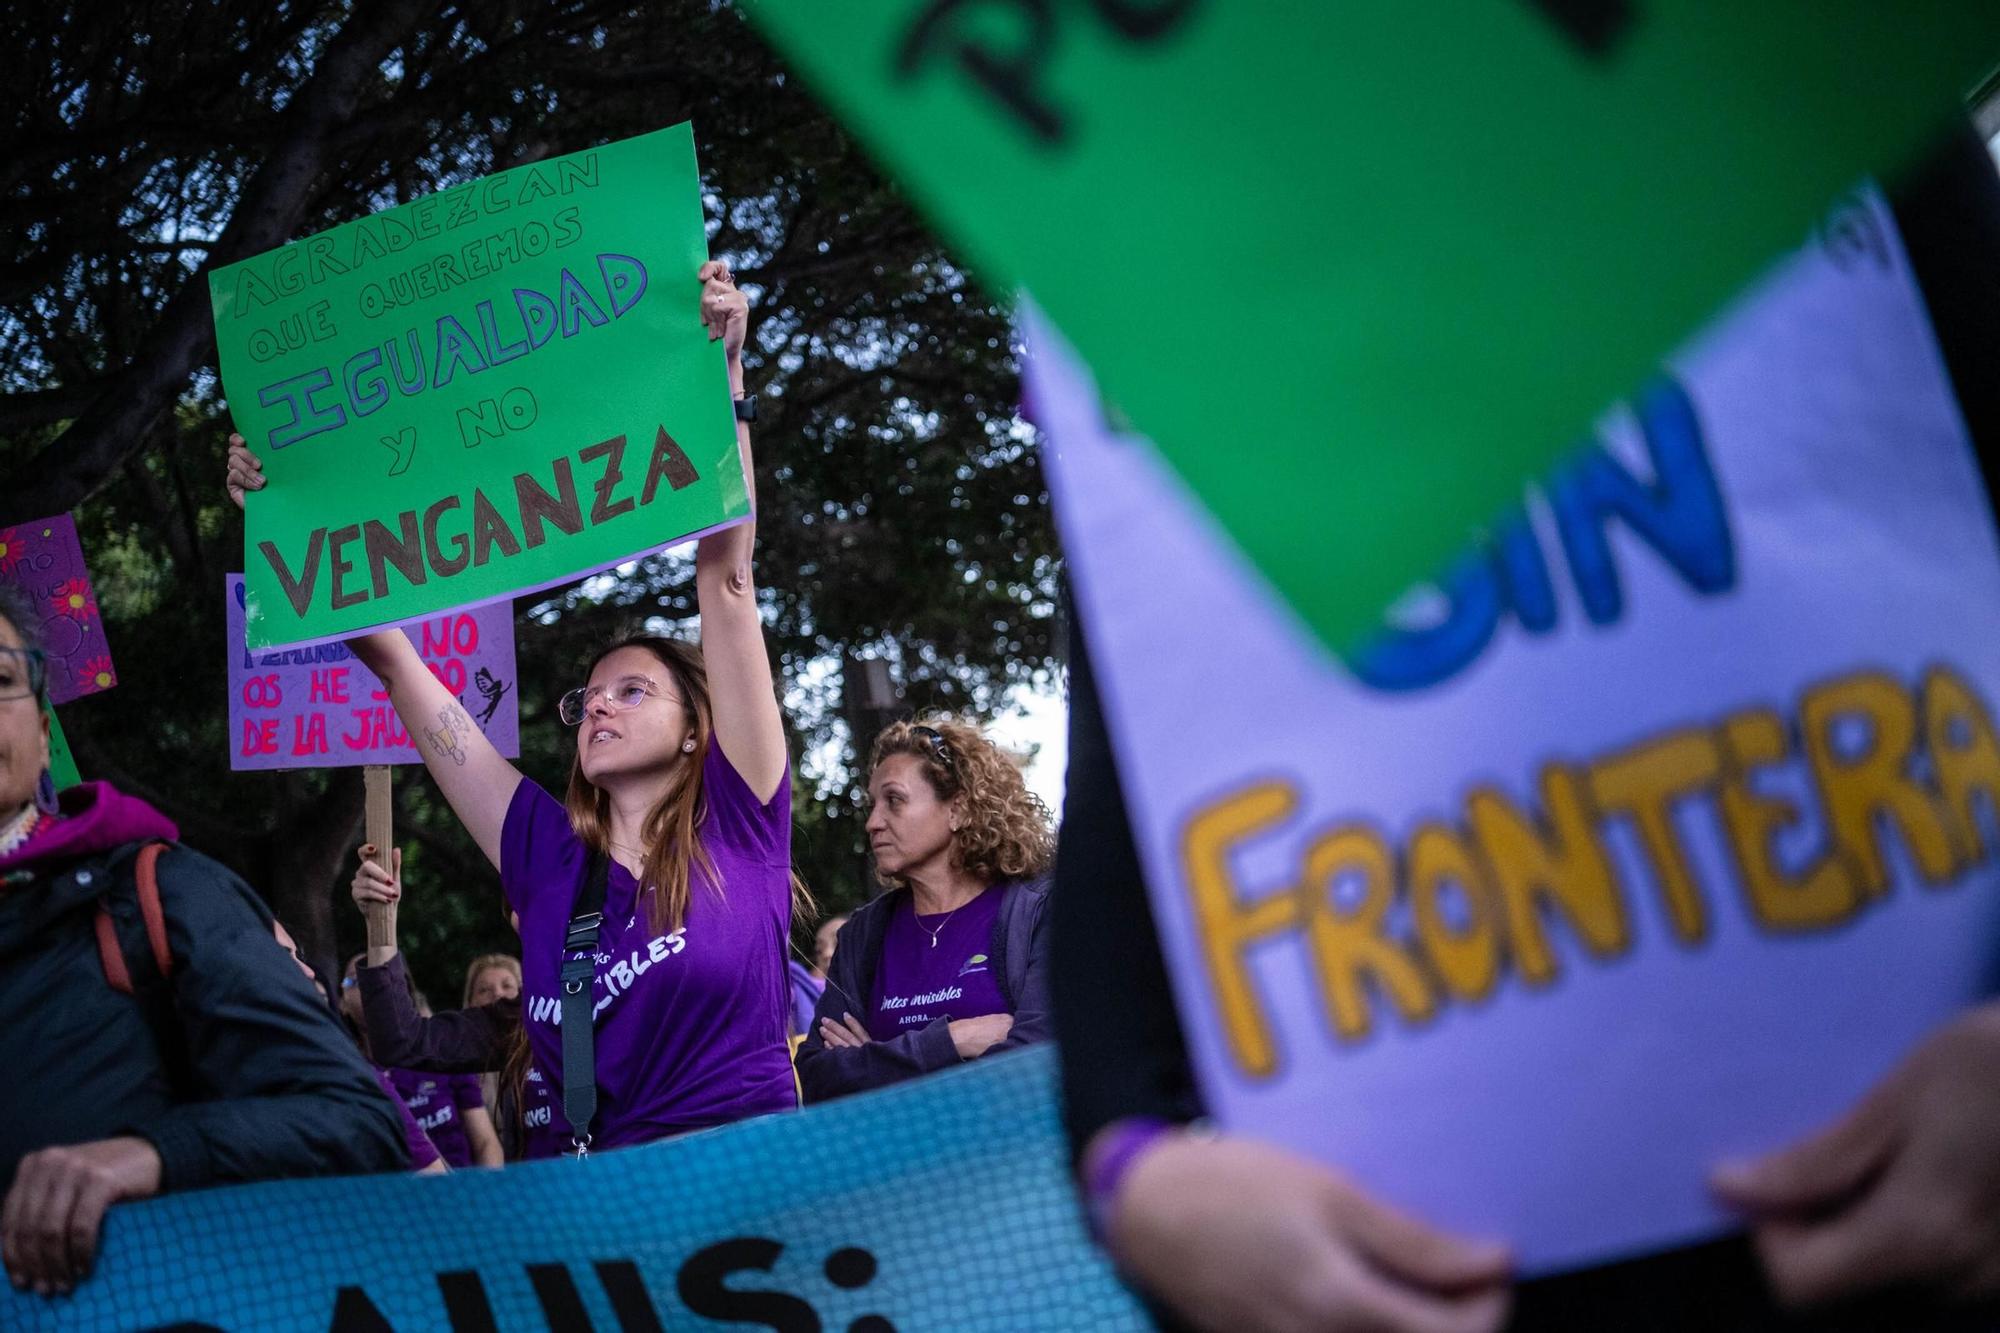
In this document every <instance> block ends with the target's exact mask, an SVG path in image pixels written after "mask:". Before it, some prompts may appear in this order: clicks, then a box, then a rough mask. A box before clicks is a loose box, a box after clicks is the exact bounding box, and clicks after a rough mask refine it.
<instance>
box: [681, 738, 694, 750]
mask: <svg viewBox="0 0 2000 1333" xmlns="http://www.w3.org/2000/svg"><path fill="white" fill-rule="evenodd" d="M681 753H682V754H693V753H694V737H692V736H690V737H688V738H687V739H686V740H684V741H682V742H681Z"/></svg>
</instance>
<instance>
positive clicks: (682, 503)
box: [210, 125, 749, 648]
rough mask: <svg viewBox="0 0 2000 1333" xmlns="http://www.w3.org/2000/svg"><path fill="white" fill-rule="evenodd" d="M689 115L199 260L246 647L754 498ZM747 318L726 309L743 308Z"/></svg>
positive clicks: (554, 571)
mask: <svg viewBox="0 0 2000 1333" xmlns="http://www.w3.org/2000/svg"><path fill="white" fill-rule="evenodd" d="M706 249H707V241H706V236H705V233H704V230H703V224H702V211H701V198H700V184H699V176H698V173H697V172H696V169H695V162H694V141H693V136H692V133H691V132H690V130H689V129H688V127H687V126H685V125H681V126H676V127H674V128H673V129H670V130H662V131H660V132H658V133H655V134H649V135H642V136H640V137H638V138H636V139H630V140H625V141H623V142H620V143H613V144H606V145H604V146H602V147H600V148H595V149H592V150H589V151H587V152H583V153H574V154H570V155H569V156H566V157H562V158H556V159H553V160H551V161H547V162H540V163H535V164H532V165H530V166H526V167H518V168H515V169H514V170H512V171H506V172H501V173H499V174H498V175H495V176H492V177H488V178H486V179H485V180H481V181H475V182H472V183H470V184H467V185H463V186H458V187H455V188H453V189H450V190H446V191H443V192H441V193H439V194H437V195H433V196H429V197H426V198H423V199H419V200H415V201H413V202H411V203H408V204H404V205H401V206H399V207H397V208H392V209H389V210H387V211H385V212H383V213H380V214H377V215H375V216H373V217H369V218H363V219H360V220H358V221H355V222H351V223H348V224H346V225H345V226H341V227H336V228H334V229H333V230H331V231H328V232H324V233H322V234H320V235H317V236H312V237H308V238H306V239H305V240H303V241H300V242H297V243H295V244H293V245H289V246H286V247H284V248H282V249H280V250H277V251H273V252H271V253H269V254H265V255H259V256H257V257H255V258H253V259H250V260H246V261H244V262H243V263H240V264H234V265H229V266H226V267H224V268H222V269H218V270H216V271H215V272H213V273H212V274H211V275H210V290H211V295H212V297H213V299H214V304H215V318H216V336H217V341H218V347H219V351H220V357H221V363H222V373H223V381H224V384H225V386H226V387H227V388H228V390H229V392H230V409H231V412H232V415H233V416H234V418H235V421H236V424H237V425H238V427H240V428H241V431H242V433H243V436H244V438H245V439H247V440H249V441H251V442H252V443H253V444H254V445H255V446H256V448H257V450H258V454H259V459H260V463H261V470H262V472H263V473H264V475H265V476H266V477H267V478H268V480H269V481H270V482H271V483H272V484H271V485H269V486H268V487H266V486H256V485H252V484H250V477H251V476H252V475H254V474H255V472H256V471H257V469H255V468H250V469H247V470H246V469H242V468H238V467H236V466H235V465H232V481H231V486H232V492H231V493H232V495H234V496H236V497H237V498H238V499H241V498H243V496H244V494H246V493H255V494H256V495H257V497H258V498H257V500H256V501H255V503H252V504H249V505H247V506H246V514H247V518H246V534H245V546H246V551H245V555H246V566H247V568H246V578H247V580H248V589H249V592H248V598H247V608H246V609H247V613H248V614H247V622H248V626H249V629H248V635H249V642H250V644H251V646H252V647H253V648H264V647H268V646H271V645H273V644H311V643H315V642H319V641H323V640H327V639H331V638H337V637H341V636H344V635H350V634H356V633H360V632H363V631H366V630H368V629H371V628H375V627H379V626H382V625H386V624H393V623H396V622H399V621H404V620H409V619H412V618H414V617H417V616H421V615H426V614H430V613H432V612H435V611H437V610H439V609H442V608H445V607H458V606H477V605H480V604H483V603H486V602H490V601H494V600H497V599H499V598H501V597H506V596H511V595H513V594H515V593H518V592H526V591H532V590H534V589H538V588H543V587H547V586H550V585H552V584H555V583H560V582H563V581H565V580H568V579H571V578H576V577H579V576H581V575H583V574H587V573H591V572H594V571H596V570H599V569H603V568H605V567H607V566H609V565H613V564H616V563H618V562H619V561H621V560H625V559H629V558H631V557H632V556H635V555H640V554H644V553H645V552H647V551H651V550H657V549H659V548H660V547H662V546H665V545H669V544H671V543H673V542H675V541H679V540H683V539H685V538H687V537H693V536H699V535H701V534H702V533H705V532H708V531H711V530H713V529H715V528H718V527H722V526H726V525H728V524H730V523H734V522H738V521H740V520H741V519H743V518H744V517H746V516H747V514H748V509H749V505H748V497H747V494H746V492H745V488H744V485H743V481H742V470H741V467H740V466H739V465H738V464H737V463H736V462H735V461H734V460H735V457H736V453H737V445H736V432H735V429H734V423H733V421H732V420H731V414H730V409H729V388H730V385H729V379H728V374H727V366H726V361H727V356H726V353H725V352H724V350H723V349H722V348H719V347H716V346H715V345H714V343H715V341H716V340H715V339H714V338H711V337H710V336H709V334H708V332H707V331H706V330H705V329H704V328H703V326H702V325H701V324H698V323H696V322H695V321H692V320H689V319H687V318H686V316H685V314H684V313H683V312H684V307H682V306H680V304H679V301H678V300H677V299H676V298H675V297H674V296H673V295H672V294H673V293H674V292H676V291H685V290H686V289H685V288H684V287H681V286H680V285H679V284H680V283H682V282H684V281H685V278H684V277H682V276H681V275H685V274H692V273H695V272H697V270H698V269H699V268H700V266H701V264H702V263H703V261H704V260H706V258H707V255H706ZM739 327H740V326H739Z"/></svg>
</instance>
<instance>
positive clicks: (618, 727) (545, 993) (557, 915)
mask: <svg viewBox="0 0 2000 1333" xmlns="http://www.w3.org/2000/svg"><path fill="white" fill-rule="evenodd" d="M697 277H698V278H699V280H700V281H701V283H702V294H701V319H702V321H703V322H704V323H705V324H706V325H707V327H708V330H709V337H710V340H711V341H713V340H716V339H720V340H721V341H722V343H723V347H724V350H725V352H726V353H727V359H728V366H729V382H730V387H731V390H732V392H733V393H734V394H735V395H736V396H738V397H739V398H740V397H741V396H742V392H743V363H742V350H743V339H744V334H745V332H746V330H747V328H748V326H749V303H748V302H747V300H746V299H745V298H744V296H743V295H742V293H740V292H739V291H737V289H736V286H735V281H734V279H733V278H732V277H731V276H730V272H729V267H728V265H727V264H725V263H722V262H718V261H710V262H708V263H706V264H704V265H702V268H701V271H700V273H699V274H698V275H697ZM737 436H738V441H739V443H740V445H741V447H742V451H743V459H744V464H745V468H746V472H747V471H748V465H749V460H750V440H749V433H748V430H747V427H745V426H744V425H743V424H742V423H741V422H740V421H739V423H738V426H737ZM260 473H261V468H260V465H259V464H258V462H257V460H256V458H255V457H254V456H253V455H252V454H251V453H250V451H249V449H248V448H247V447H245V445H244V444H243V442H242V440H241V439H240V438H239V437H236V436H232V437H231V438H230V453H229V483H228V484H229V494H230V496H231V498H233V499H235V500H236V501H237V502H238V504H239V505H240V504H241V503H242V500H243V496H244V493H245V492H246V491H253V490H259V489H261V488H262V487H263V485H264V479H263V477H262V476H261V475H260ZM753 543H754V528H753V525H751V524H747V523H746V524H742V525H739V526H737V527H732V528H728V529H725V530H724V531H721V532H717V533H713V534H711V535H709V536H707V537H704V538H702V539H701V542H700V544H699V546H698V547H697V550H696V557H695V588H696V594H697V599H698V604H699V606H700V610H701V644H700V646H699V647H698V648H697V647H694V646H691V645H688V644H683V643H676V642H673V641H670V640H666V639H654V638H643V639H631V640H626V641H624V642H620V643H616V644H613V645H611V646H610V647H608V648H606V649H605V650H604V651H603V652H602V653H600V654H598V656H597V659H596V660H595V661H594V662H592V663H591V665H590V670H589V673H588V677H587V679H586V680H585V682H584V683H583V684H582V685H580V686H579V687H578V688H576V689H574V690H571V691H570V692H569V693H568V694H566V695H564V696H563V698H562V700H561V703H560V706H559V712H560V714H561V717H562V719H563V721H564V722H565V723H566V724H567V725H569V726H572V727H575V728H576V752H575V757H574V758H573V760H572V761H571V766H570V776H569V784H568V788H567V791H566V792H565V793H564V795H563V797H562V798H561V799H558V798H557V797H555V796H552V795H551V794H549V793H548V792H546V791H544V790H543V789H542V788H541V787H539V786H538V785H536V784H535V783H534V782H531V781H528V780H526V779H525V778H524V777H523V776H522V774H521V772H520V771H519V770H518V769H516V768H515V767H514V766H513V765H512V764H510V763H508V762H507V761H506V760H505V759H503V758H502V757H501V756H500V753H499V751H497V750H495V749H494V748H493V746H492V745H491V744H490V743H489V742H488V741H487V740H486V738H485V736H484V735H483V734H482V733H481V732H480V730H479V728H478V727H476V726H474V725H473V722H472V719H471V718H470V717H469V716H468V715H467V714H466V711H465V709H464V707H463V706H461V705H460V704H459V702H458V700H457V699H456V698H454V697H453V696H452V695H451V693H450V692H449V691H447V690H446V689H445V687H444V686H443V685H442V684H441V683H439V682H438V680H437V679H436V678H435V677H434V676H432V675H431V673H430V671H429V670H427V669H426V668H425V667H424V665H423V663H422V661H421V660H420V659H419V657H418V655H417V650H416V648H415V646H414V645H413V644H411V642H410V641H409V638H408V637H407V636H406V635H405V634H404V633H403V632H402V631H401V630H387V631H379V632H376V633H373V634H368V635H364V636H362V637H359V638H357V639H354V640H352V641H350V647H352V648H353V650H354V652H355V655H356V656H357V657H359V658H360V659H361V660H362V661H363V662H364V663H365V664H366V665H367V666H368V667H369V669H370V670H372V671H374V672H375V673H376V675H378V676H380V677H381V678H382V680H383V682H384V684H385V685H386V686H387V687H388V690H389V697H390V700H391V702H392V703H393V704H394V705H395V708H396V713H397V716H398V717H399V718H401V719H402V722H403V725H404V726H405V727H406V728H407V729H408V731H409V733H410V734H411V735H412V736H414V737H417V738H418V746H419V749H420V750H421V752H422V753H423V756H424V763H425V766H426V767H428V768H429V769H430V772H431V776H432V777H433V778H435V779H436V780H437V784H438V786H439V788H440V789H442V790H443V792H444V795H445V799H446V800H447V801H449V802H450V803H451V807H452V809H453V810H454V811H455V812H456V813H457V814H458V817H459V819H460V820H461V821H463V822H464V824H465V827H466V829H467V831H468V832H470V833H471V834H472V837H473V840H474V841H476V842H477V843H478V844H479V848H480V850H481V851H483V852H484V853H486V857H487V859H488V860H489V861H491V862H492V863H493V864H494V865H495V866H497V867H498V868H499V870H500V879H501V884H502V886H503V887H504V889H505V891H506V894H507V899H508V903H509V905H510V906H511V907H512V909H513V910H514V911H515V912H516V913H517V914H518V915H519V917H520V930H521V952H522V972H523V987H522V994H521V1000H522V1012H523V1015H524V1017H525V1020H526V1024H527V1030H528V1038H529V1044H530V1046H531V1048H532V1050H533V1057H534V1063H535V1065H536V1067H537V1068H538V1069H539V1070H540V1072H541V1073H542V1075H543V1077H544V1078H545V1079H546V1080H548V1081H549V1083H550V1085H551V1086H553V1087H561V1086H563V1077H562V1075H563V1034H562V1029H561V1027H560V1026H559V1024H560V1023H562V1022H563V1021H564V1020H563V1017H562V1012H563V998H564V996H563V986H562V984H561V982H560V980H559V974H560V972H561V970H562V967H563V964H564V963H565V961H568V960H570V959H572V958H574V959H576V960H578V962H579V965H580V966H581V963H582V961H583V960H586V959H591V958H592V957H593V955H594V964H593V965H592V967H591V968H590V969H589V970H590V971H591V972H592V973H593V976H592V980H591V981H590V983H589V998H590V1001H591V1004H590V1011H591V1012H592V1013H593V1014H594V1015H595V1023H594V1031H595V1061H594V1064H595V1068H594V1073H595V1082H596V1088H597V1109H596V1114H595V1116H594V1117H592V1118H591V1119H590V1121H589V1124H588V1125H587V1127H585V1130H584V1132H583V1133H581V1134H580V1135H579V1136H578V1143H579V1146H584V1147H589V1148H594V1149H601V1148H615V1147H622V1146H626V1145H630V1144H635V1143H645V1142H648V1141H651V1140H653V1139H659V1138H663V1137H666V1136H668V1135H672V1134H677V1133H683V1132H685V1131H688V1130H693V1129H701V1128H705V1127H707V1126H710V1125H718V1124H723V1123H726V1122H729V1121H733V1120H740V1119H743V1118H745V1117H747V1116H753V1115H761V1114H763V1113H765V1112H767V1111H781V1110H787V1109H790V1108H792V1107H794V1106H796V1105H797V1094H796V1089H795V1085H794V1082H793V1079H792V1067H791V1061H790V1059H789V1058H788V1045H787V1040H786V1021H785V1020H786V981H785V966H784V965H785V951H786V942H787V940H788V938H789V932H790V929H791V912H792V892H793V880H792V876H791V797H790V787H789V784H788V781H787V779H788V772H787V758H786V751H785V731H784V724H783V720H782V718H781V717H780V715H779V712H778V703H777V697H776V693H775V691H774V689H773V684H772V679H771V669H770V663H769V660H768V659H767V657H766V656H765V650H764V634H763V626H762V623H761V622H760V620H759V619H758V614H757V597H756V588H755V586H754V584H753V583H752V581H751V552H752V547H753ZM600 858H602V859H601V860H600ZM593 865H600V866H602V868H603V869H602V873H603V875H604V878H603V880H602V889H603V908H602V919H601V922H599V923H597V925H596V928H595V930H594V932H593V933H592V934H591V935H590V937H589V942H588V943H586V944H584V945H582V946H581V947H579V948H577V949H575V950H570V949H566V948H565V935H566V934H567V933H568V927H569V925H570V922H571V918H572V915H573V914H575V913H576V911H577V902H578V898H579V896H580V895H582V894H585V893H586V892H587V890H588V888H589V883H588V881H589V880H590V878H591V874H590V872H591V869H592V867H593ZM580 938H581V937H580Z"/></svg>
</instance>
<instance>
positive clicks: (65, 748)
mask: <svg viewBox="0 0 2000 1333" xmlns="http://www.w3.org/2000/svg"><path fill="white" fill-rule="evenodd" d="M43 711H44V712H46V713H47V714H48V717H49V773H50V775H51V776H53V777H54V778H55V780H56V790H57V791H61V790H63V789H64V788H66V787H74V786H75V785H76V784H77V783H79V782H81V781H83V775H82V774H81V773H79V772H77V770H76V756H75V755H74V754H71V753H70V748H69V737H67V736H65V735H63V729H62V720H61V719H60V718H58V717H57V716H56V710H55V709H53V708H49V707H46V706H45V707H44V709H43Z"/></svg>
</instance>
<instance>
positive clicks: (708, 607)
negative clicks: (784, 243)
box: [695, 259, 786, 801]
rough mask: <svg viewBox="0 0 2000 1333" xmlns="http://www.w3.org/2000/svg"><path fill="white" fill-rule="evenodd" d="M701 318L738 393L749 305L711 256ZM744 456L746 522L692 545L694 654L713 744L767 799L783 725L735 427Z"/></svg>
mask: <svg viewBox="0 0 2000 1333" xmlns="http://www.w3.org/2000/svg"><path fill="white" fill-rule="evenodd" d="M697 276H699V277H700V279H701V284H702V286H701V318H702V322H703V323H704V324H706V325H708V333H709V339H710V340H711V341H713V340H715V339H717V338H720V339H721V340H722V344H723V351H724V352H725V353H726V354H727V356H728V360H729V389H730V393H731V394H732V395H734V396H736V397H741V396H742V393H743V338H744V335H745V333H746V332H748V330H749V327H750V303H749V301H748V300H747V299H745V297H744V295H743V293H741V292H739V291H737V290H736V283H735V280H734V279H733V278H732V277H731V276H730V273H729V265H728V264H726V263H724V262H723V261H721V260H714V259H711V260H710V261H709V262H707V263H706V264H703V265H702V266H701V272H700V273H699V274H698V275H697ZM736 442H737V446H738V447H739V448H740V449H741V451H742V454H743V484H744V485H745V487H747V488H748V490H749V492H750V513H751V518H750V521H749V522H748V523H741V524H738V525H737V526H735V527H733V528H724V529H723V530H722V531H721V532H715V533H710V534H709V535H708V536H706V537H703V538H702V539H701V541H700V542H699V543H698V544H697V546H696V548H695V598H696V602H697V604H698V605H699V606H700V608H701V655H702V658H703V660H704V661H705V663H706V664H707V667H708V689H709V697H710V703H711V706H712V709H713V713H714V716H713V722H714V725H715V736H716V740H717V741H719V742H720V743H721V745H722V750H723V753H724V754H726V755H727V756H728V757H729V762H730V763H731V764H733V765H735V767H736V771H737V772H738V773H739V774H741V775H742V777H743V781H744V782H745V783H746V784H747V785H748V786H749V788H750V790H751V791H752V792H753V793H755V794H756V797H757V799H758V800H760V801H768V800H770V799H771V797H772V795H773V794H774V793H775V792H776V791H777V790H778V784H779V783H780V782H782V781H783V780H784V777H785V761H786V754H785V723H784V718H783V715H782V714H780V712H779V711H778V696H777V691H776V689H775V687H774V685H773V683H772V679H771V659H770V657H769V655H768V654H767V652H766V650H765V646H764V622H763V620H762V618H761V617H760V616H759V615H758V613H757V585H756V581H755V580H754V579H753V578H752V577H751V554H752V551H753V550H754V548H755V546H756V541H757V520H756V513H757V472H756V469H755V467H753V466H752V464H751V459H750V427H749V424H748V423H747V422H744V421H742V420H738V421H737V423H736Z"/></svg>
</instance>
